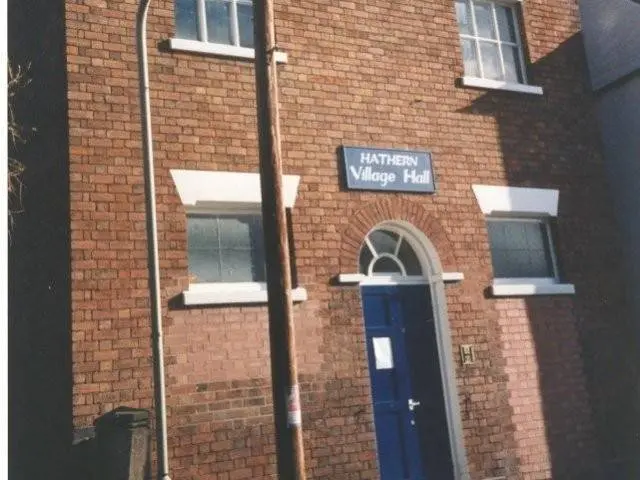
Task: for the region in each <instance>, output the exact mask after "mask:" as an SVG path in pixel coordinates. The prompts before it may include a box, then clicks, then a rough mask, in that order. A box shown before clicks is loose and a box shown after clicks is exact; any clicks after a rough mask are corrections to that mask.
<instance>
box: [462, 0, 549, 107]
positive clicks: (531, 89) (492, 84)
mask: <svg viewBox="0 0 640 480" xmlns="http://www.w3.org/2000/svg"><path fill="white" fill-rule="evenodd" d="M463 1H464V2H465V4H466V5H467V8H468V13H469V15H470V18H471V28H472V30H473V34H472V35H469V34H467V33H462V32H461V31H459V32H458V34H459V36H460V39H461V40H462V39H464V40H470V41H472V42H473V45H474V47H475V51H476V59H477V63H478V70H479V72H480V76H479V77H476V76H469V75H466V73H465V75H464V76H463V77H462V84H463V85H465V86H468V87H478V88H488V89H496V90H509V91H514V92H520V93H531V94H536V95H542V93H543V90H542V88H541V87H538V86H535V85H529V83H528V79H527V69H526V62H525V58H524V48H523V45H522V34H521V32H520V24H519V21H518V20H519V19H518V13H517V4H518V3H520V2H519V1H518V0H513V1H501V0H463ZM475 3H484V4H489V5H490V6H491V13H492V19H493V22H492V23H493V28H494V33H495V36H496V38H485V37H480V36H479V35H478V26H477V24H476V14H475V11H474V8H473V7H474V4H475ZM496 5H501V6H503V7H506V8H508V9H509V12H510V13H511V19H512V21H513V25H514V34H515V37H516V41H515V42H511V41H508V40H503V39H501V38H500V29H499V28H498V18H497V15H496ZM480 41H482V42H489V43H494V44H496V45H497V46H498V56H499V58H500V67H501V69H502V75H503V77H504V76H505V65H504V54H503V52H502V46H503V45H507V46H510V47H515V48H516V49H517V52H518V63H519V65H520V72H521V75H522V81H521V82H507V81H503V80H492V79H489V78H485V76H484V65H483V63H482V53H481V50H480ZM461 49H462V47H461Z"/></svg>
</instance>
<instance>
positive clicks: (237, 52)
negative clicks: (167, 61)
mask: <svg viewBox="0 0 640 480" xmlns="http://www.w3.org/2000/svg"><path fill="white" fill-rule="evenodd" d="M169 48H170V49H171V50H177V51H183V52H191V53H203V54H207V55H219V56H221V57H232V58H247V59H253V58H255V51H254V49H253V48H247V47H240V46H236V45H227V44H224V43H209V42H202V41H200V40H189V39H185V38H170V39H169ZM287 60H288V57H287V54H286V53H285V52H276V62H277V63H287Z"/></svg>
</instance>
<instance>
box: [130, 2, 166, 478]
mask: <svg viewBox="0 0 640 480" xmlns="http://www.w3.org/2000/svg"><path fill="white" fill-rule="evenodd" d="M150 1H151V0H141V2H140V6H139V8H138V14H137V17H136V46H137V50H138V73H139V77H140V113H141V116H140V117H141V122H142V147H143V148H142V149H143V154H144V180H145V182H144V193H145V211H146V221H147V255H148V266H149V296H150V298H151V331H152V344H153V345H152V348H153V386H154V388H153V390H154V400H155V407H156V408H155V413H156V444H157V445H156V449H157V456H158V479H160V480H171V478H170V477H169V456H168V452H167V450H168V449H167V405H166V394H165V384H164V353H163V346H162V308H161V306H160V270H159V267H158V263H159V262H158V225H157V221H156V186H155V178H154V168H153V137H152V135H153V134H152V131H151V108H150V105H149V104H150V100H149V67H148V58H147V12H148V10H149V3H150Z"/></svg>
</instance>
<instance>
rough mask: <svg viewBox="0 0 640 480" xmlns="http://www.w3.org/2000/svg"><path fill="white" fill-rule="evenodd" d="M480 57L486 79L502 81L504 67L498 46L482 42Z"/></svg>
mask: <svg viewBox="0 0 640 480" xmlns="http://www.w3.org/2000/svg"><path fill="white" fill-rule="evenodd" d="M480 55H481V57H482V71H483V73H484V78H488V79H490V80H502V79H503V76H502V67H501V66H500V54H499V52H498V45H497V44H495V43H489V42H480Z"/></svg>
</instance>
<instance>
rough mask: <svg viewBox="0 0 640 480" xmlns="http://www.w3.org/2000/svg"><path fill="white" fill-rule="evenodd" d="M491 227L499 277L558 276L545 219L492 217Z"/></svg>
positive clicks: (492, 249) (490, 238) (496, 275)
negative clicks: (500, 218) (502, 218)
mask: <svg viewBox="0 0 640 480" xmlns="http://www.w3.org/2000/svg"><path fill="white" fill-rule="evenodd" d="M487 228H488V231H489V241H490V243H491V259H492V263H493V270H494V275H495V277H496V278H551V277H555V272H554V267H553V260H552V257H551V250H550V245H549V236H548V232H547V228H548V227H547V225H546V224H545V223H544V222H542V221H521V220H489V222H488V224H487Z"/></svg>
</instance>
